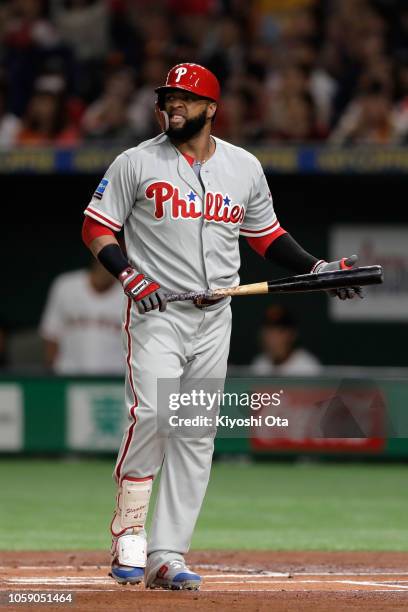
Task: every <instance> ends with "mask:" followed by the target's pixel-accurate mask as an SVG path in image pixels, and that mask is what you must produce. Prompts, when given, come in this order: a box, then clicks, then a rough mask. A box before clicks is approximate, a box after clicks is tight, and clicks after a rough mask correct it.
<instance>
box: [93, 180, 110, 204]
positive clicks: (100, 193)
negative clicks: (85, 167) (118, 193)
mask: <svg viewBox="0 0 408 612" xmlns="http://www.w3.org/2000/svg"><path fill="white" fill-rule="evenodd" d="M108 185H109V181H108V179H102V180H101V182H100V183H99V185H98V188H97V190H96V191H95V193H94V198H97V199H98V200H102V196H103V194H104V192H105V189H106V187H107V186H108Z"/></svg>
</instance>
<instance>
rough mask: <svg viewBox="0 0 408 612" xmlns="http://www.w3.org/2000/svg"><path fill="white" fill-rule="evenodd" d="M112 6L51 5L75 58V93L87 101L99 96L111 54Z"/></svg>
mask: <svg viewBox="0 0 408 612" xmlns="http://www.w3.org/2000/svg"><path fill="white" fill-rule="evenodd" d="M108 4H109V3H108V2H106V1H105V0H52V2H51V9H52V15H53V16H54V19H55V24H56V26H57V28H58V32H59V34H60V36H61V38H62V41H63V42H64V44H65V45H67V46H68V47H69V48H70V49H71V52H72V54H73V58H74V65H75V69H74V74H73V79H74V88H75V92H76V93H77V94H79V95H82V96H83V97H84V98H85V100H87V101H89V100H91V99H92V97H93V96H95V95H97V94H98V88H99V87H100V84H101V78H102V73H103V63H104V60H105V59H106V58H107V56H108V53H109V51H110V35H109V13H108Z"/></svg>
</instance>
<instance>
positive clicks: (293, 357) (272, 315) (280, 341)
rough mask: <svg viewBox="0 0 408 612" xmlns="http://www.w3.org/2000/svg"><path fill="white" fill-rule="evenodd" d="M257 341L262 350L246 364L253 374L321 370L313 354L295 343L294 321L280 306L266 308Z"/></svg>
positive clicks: (297, 372) (283, 373) (306, 372)
mask: <svg viewBox="0 0 408 612" xmlns="http://www.w3.org/2000/svg"><path fill="white" fill-rule="evenodd" d="M260 340H261V347H262V353H261V354H259V355H257V356H256V357H255V359H254V361H253V362H252V364H251V365H250V367H249V369H250V371H251V373H252V375H253V376H272V375H275V376H276V375H283V376H286V375H290V376H306V375H314V374H318V373H319V372H320V371H321V366H320V363H319V361H318V360H317V359H316V357H315V356H314V355H312V354H311V353H309V351H307V350H306V349H304V348H301V347H300V346H298V329H297V325H296V322H295V320H294V318H293V317H292V315H291V314H290V312H289V311H288V310H286V309H285V308H283V307H282V306H278V305H272V306H269V307H268V309H267V310H266V312H265V319H264V322H263V325H262V328H261V337H260Z"/></svg>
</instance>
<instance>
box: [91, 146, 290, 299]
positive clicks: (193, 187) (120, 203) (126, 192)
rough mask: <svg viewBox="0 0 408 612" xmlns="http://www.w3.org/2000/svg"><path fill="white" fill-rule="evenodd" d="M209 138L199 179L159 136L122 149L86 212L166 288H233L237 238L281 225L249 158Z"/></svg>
mask: <svg viewBox="0 0 408 612" xmlns="http://www.w3.org/2000/svg"><path fill="white" fill-rule="evenodd" d="M214 140H215V142H216V150H215V153H214V154H213V156H212V157H211V158H210V159H209V160H208V161H207V162H206V163H205V164H203V166H202V169H201V181H200V179H199V178H198V177H197V176H196V174H195V172H194V170H193V169H192V168H191V166H190V165H189V163H188V162H187V160H186V159H185V158H184V156H183V155H182V154H181V153H180V152H179V151H178V149H177V148H176V147H175V146H174V145H173V144H172V143H171V141H170V140H169V138H168V137H167V136H166V135H165V134H160V135H159V136H157V137H156V138H153V139H151V140H148V141H146V142H143V143H142V144H140V145H139V146H137V147H135V148H133V149H129V150H127V151H125V152H124V153H122V154H121V155H119V156H118V157H117V158H116V159H115V161H114V162H113V163H112V165H111V166H110V167H109V169H108V171H107V172H106V175H105V177H104V178H103V179H102V181H101V183H100V185H99V187H98V188H97V189H96V191H95V193H94V195H93V198H92V200H91V202H90V204H89V206H88V207H87V209H86V210H85V214H86V215H89V216H90V217H92V218H94V219H96V220H97V221H100V222H101V223H103V224H105V225H107V226H108V227H109V228H111V229H112V230H113V231H119V230H120V229H121V228H122V226H124V231H125V242H126V248H127V255H128V259H129V262H130V263H131V265H132V266H134V267H135V268H136V270H138V271H140V272H143V273H144V274H147V275H149V276H150V277H152V278H153V279H155V280H156V281H157V282H159V283H160V285H162V287H163V288H165V289H167V290H175V291H185V290H188V289H191V290H193V289H200V288H207V287H208V288H211V289H214V288H217V287H230V286H233V285H237V284H239V276H238V270H239V267H240V255H239V246H238V237H239V235H240V234H241V235H243V236H248V237H257V236H259V237H260V236H265V235H267V234H271V233H273V232H275V231H277V230H278V229H279V227H280V226H279V223H278V221H277V218H276V215H275V212H274V209H273V204H272V196H271V193H270V190H269V187H268V184H267V182H266V178H265V175H264V173H263V170H262V167H261V164H260V163H259V161H258V160H257V159H256V157H254V156H253V155H252V154H251V153H249V152H248V151H245V150H244V149H242V148H240V147H236V146H234V145H232V144H229V143H227V142H225V141H223V140H220V139H219V138H214ZM204 190H205V191H204Z"/></svg>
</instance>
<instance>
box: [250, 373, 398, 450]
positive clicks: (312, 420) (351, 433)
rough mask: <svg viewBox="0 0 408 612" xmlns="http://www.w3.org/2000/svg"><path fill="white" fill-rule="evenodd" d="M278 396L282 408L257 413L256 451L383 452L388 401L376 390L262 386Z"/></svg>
mask: <svg viewBox="0 0 408 612" xmlns="http://www.w3.org/2000/svg"><path fill="white" fill-rule="evenodd" d="M251 391H252V393H257V394H259V393H268V394H269V395H272V394H274V393H280V396H281V402H280V404H279V405H278V406H267V407H265V406H263V407H262V408H260V409H259V411H257V417H260V418H257V424H255V425H254V426H253V427H252V428H251V436H250V444H251V448H252V449H253V450H256V451H267V450H269V451H271V450H272V451H296V452H299V451H319V452H320V453H321V452H322V451H323V452H325V451H328V452H338V451H341V452H342V453H343V452H350V453H355V452H358V453H362V452H370V453H380V452H382V451H383V450H384V447H385V440H386V431H385V430H386V426H385V421H386V419H385V399H384V396H383V394H382V392H381V391H379V390H378V388H373V387H371V388H370V387H369V386H367V387H364V386H357V387H350V388H347V387H346V386H344V385H343V386H341V387H340V388H339V387H326V388H322V387H311V386H304V387H301V386H299V387H291V388H288V389H287V390H284V389H283V390H282V389H280V388H278V387H273V386H272V385H267V386H263V385H262V386H258V385H257V387H256V389H255V388H254V389H252V390H251Z"/></svg>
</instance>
